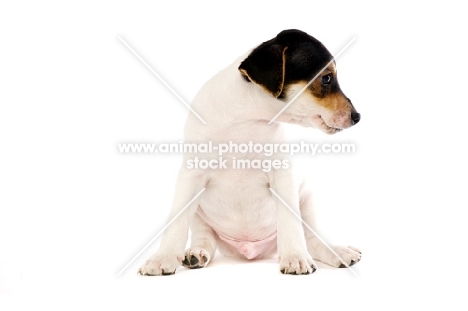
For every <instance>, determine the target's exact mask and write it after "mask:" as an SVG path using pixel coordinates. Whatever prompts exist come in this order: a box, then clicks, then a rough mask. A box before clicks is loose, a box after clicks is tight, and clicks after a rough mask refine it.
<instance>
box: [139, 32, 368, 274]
mask: <svg viewBox="0 0 468 311" xmlns="http://www.w3.org/2000/svg"><path fill="white" fill-rule="evenodd" d="M332 59H333V57H332V55H331V54H330V53H329V52H328V50H327V49H326V48H325V47H324V46H323V45H322V44H321V43H320V42H319V41H318V40H316V39H315V38H313V37H311V36H309V35H308V34H306V33H304V32H302V31H299V30H285V31H283V32H281V33H280V34H278V35H277V36H276V37H275V38H273V39H271V40H269V41H267V42H264V43H263V44H261V45H260V46H258V47H257V48H255V49H254V50H253V51H251V52H250V53H248V54H247V55H246V56H244V57H242V58H240V59H238V60H237V61H235V62H234V63H233V64H232V65H230V66H229V67H227V68H226V69H224V70H223V71H221V72H219V73H218V74H217V75H215V76H214V77H213V78H212V79H211V80H209V81H208V82H207V83H206V84H205V85H204V86H203V87H202V89H201V90H200V92H199V93H198V95H197V96H196V97H195V99H194V101H193V103H192V108H193V109H194V110H195V111H197V112H198V113H199V114H200V115H201V116H202V117H203V119H204V120H206V121H207V124H206V125H205V124H203V123H202V122H200V120H199V119H198V118H197V117H196V116H194V115H193V114H191V115H190V116H189V117H188V119H187V123H186V126H185V143H187V144H206V143H207V142H209V141H211V142H212V143H213V146H218V144H225V143H228V142H232V144H234V143H237V144H243V143H244V144H245V143H248V142H252V143H255V144H267V143H284V131H283V129H282V124H281V123H282V122H287V123H294V124H299V125H302V126H305V127H315V128H318V129H320V130H322V131H324V132H325V133H328V134H333V133H336V132H338V131H340V130H342V129H345V128H348V127H350V126H352V125H354V124H356V123H357V122H358V121H359V119H360V115H359V113H357V112H356V110H355V109H354V107H353V105H352V104H351V101H350V100H349V99H348V98H347V97H346V96H345V95H344V94H343V93H342V91H341V90H340V87H339V85H338V81H337V77H336V69H335V63H334V61H332ZM327 64H328V66H327ZM325 66H326V68H325V70H323V72H321V73H320V75H319V76H318V77H317V78H316V79H315V80H314V82H313V83H312V84H311V85H310V86H309V87H308V88H307V89H306V90H305V91H304V92H303V93H302V94H301V95H300V96H299V97H298V98H297V99H296V100H295V101H294V102H293V103H292V104H291V105H289V106H288V108H287V109H286V110H285V111H284V112H282V113H281V114H280V115H279V116H278V117H277V119H276V120H275V121H274V122H272V123H271V124H269V121H270V120H272V119H273V118H274V117H275V116H276V115H277V113H278V112H279V111H281V110H282V109H283V108H284V107H285V106H286V104H287V103H288V102H289V100H291V99H292V98H293V97H294V96H295V95H296V94H297V93H298V92H299V90H301V89H302V88H303V87H304V86H305V85H306V84H307V83H308V82H309V81H310V80H311V79H312V78H313V77H314V76H315V75H316V74H318V73H319V72H320V70H322V69H323V68H324V67H325ZM194 159H198V160H205V161H211V162H210V163H211V164H216V163H217V164H218V165H219V167H218V168H206V169H202V168H200V167H199V168H196V167H195V165H194V164H195V162H194ZM272 159H274V160H277V161H276V162H275V163H276V164H277V165H276V168H273V169H271V170H268V169H258V168H257V169H255V168H250V169H249V168H244V169H239V168H236V167H235V166H234V165H236V163H237V162H236V161H238V160H249V161H250V162H249V163H254V161H257V162H255V163H257V164H258V163H270V162H265V160H269V161H271V160H272ZM188 163H190V164H191V165H188ZM205 163H208V162H205ZM244 163H247V161H246V162H244ZM221 164H222V165H221ZM205 188H206V189H205ZM203 189H205V190H204V191H203V192H202V193H201V195H199V196H198V197H197V198H196V199H195V200H193V202H192V203H191V204H189V205H188V207H187V204H188V203H189V202H190V201H191V200H192V199H193V198H194V197H195V196H196V195H197V194H199V193H200V192H201V191H202V190H203ZM184 207H187V208H186V210H184V211H183V209H184ZM182 211H183V212H182ZM180 212H182V213H181V214H180V215H179V216H177V214H179V213H180ZM298 215H300V216H299V217H301V218H302V220H303V221H304V222H305V223H306V224H307V225H303V224H302V222H301V220H300V219H299V217H297V216H298ZM176 216H177V217H176ZM169 220H174V221H173V223H172V224H171V225H170V226H169V227H168V228H167V229H166V231H165V232H164V235H163V238H162V241H161V245H160V248H159V250H158V251H157V252H156V254H155V255H154V256H152V257H151V258H150V259H149V260H148V261H147V262H146V263H145V264H144V265H143V266H142V267H141V268H140V270H139V273H140V274H142V275H166V274H173V273H175V271H176V269H177V267H178V266H179V265H184V266H186V267H189V268H201V267H205V266H206V265H207V264H208V263H209V262H210V260H211V259H212V258H213V256H214V254H215V251H216V248H217V247H218V248H219V250H220V251H221V252H222V253H224V254H228V255H234V256H241V257H244V258H248V259H255V258H265V257H268V256H272V255H274V254H275V253H277V254H278V258H279V266H280V271H281V272H282V273H287V274H307V273H311V272H314V271H315V270H316V265H315V263H314V261H313V259H312V258H314V259H316V260H319V261H321V262H323V263H325V264H328V265H331V266H334V267H348V266H351V265H353V264H355V263H356V262H358V261H359V260H360V258H361V253H360V251H359V250H358V249H356V248H353V247H332V250H333V251H332V250H330V249H329V248H327V247H326V246H325V245H324V244H323V243H321V242H320V241H319V239H318V238H317V237H316V236H315V234H314V231H313V230H310V228H314V216H313V209H312V205H311V194H310V192H309V189H307V187H306V185H305V183H304V182H303V181H301V180H298V179H297V177H296V175H295V174H294V173H293V170H292V169H291V165H290V163H289V162H288V159H286V158H285V155H284V154H275V155H274V157H268V156H266V155H265V154H263V153H255V152H251V153H240V152H236V150H231V151H230V152H227V153H225V154H223V155H222V159H220V158H219V154H218V150H214V151H213V152H211V153H204V154H200V153H198V154H195V153H191V152H187V153H186V154H185V155H184V164H183V165H182V168H181V169H180V172H179V175H178V179H177V184H176V190H175V197H174V200H173V206H172V210H171V213H170V215H169ZM189 227H190V229H191V235H192V241H191V247H190V249H188V250H185V246H186V243H187V237H188V231H189ZM336 255H338V256H336Z"/></svg>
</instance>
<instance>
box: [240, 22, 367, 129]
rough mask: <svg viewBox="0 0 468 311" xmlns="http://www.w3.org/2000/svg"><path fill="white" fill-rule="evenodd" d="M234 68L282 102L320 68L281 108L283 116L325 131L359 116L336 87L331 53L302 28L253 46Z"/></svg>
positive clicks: (337, 86) (352, 120)
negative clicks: (237, 66)
mask: <svg viewBox="0 0 468 311" xmlns="http://www.w3.org/2000/svg"><path fill="white" fill-rule="evenodd" d="M324 68H325V69H324ZM323 69H324V70H323ZM239 70H240V72H241V73H242V75H244V76H245V78H246V79H247V80H248V81H250V82H253V83H255V84H257V85H259V86H260V87H262V88H263V89H264V90H265V91H266V92H267V93H269V94H270V95H271V96H273V97H275V98H277V99H278V100H282V101H284V102H285V105H286V103H288V102H289V101H290V100H292V99H293V98H294V96H295V95H296V94H297V93H298V92H299V91H300V90H302V89H303V88H304V86H306V85H307V84H308V83H309V82H310V81H311V80H312V79H313V78H314V77H315V76H316V75H317V74H318V73H319V72H320V71H321V70H323V71H322V72H321V73H320V74H319V75H318V76H317V78H316V79H315V80H314V81H313V82H312V83H311V84H310V85H309V86H308V87H307V89H306V90H305V91H304V92H303V93H302V94H301V95H299V97H297V99H295V101H294V103H292V104H291V105H290V106H289V107H288V108H287V109H286V110H285V111H284V112H283V114H284V117H283V118H282V119H283V120H286V121H287V122H291V123H298V124H301V125H303V126H312V127H315V128H319V129H321V130H322V131H324V132H326V133H328V134H333V133H336V132H338V131H340V130H342V129H345V128H348V127H351V126H353V125H355V124H356V123H358V122H359V120H360V114H359V113H358V112H357V111H356V109H355V108H354V106H353V104H352V103H351V100H350V99H349V98H347V97H346V96H345V95H344V94H343V92H342V91H341V89H340V86H339V84H338V80H337V75H336V67H335V61H334V60H333V56H332V55H331V54H330V52H329V51H328V50H327V49H326V48H325V46H324V45H323V44H322V43H320V42H319V41H318V40H317V39H315V38H313V37H312V36H310V35H308V34H306V33H305V32H302V31H299V30H285V31H282V32H281V33H279V34H278V35H277V36H276V37H275V38H273V39H271V40H269V41H266V42H264V43H262V44H261V45H260V46H258V47H257V48H255V49H254V50H253V51H252V52H251V53H250V55H249V56H248V57H247V58H246V59H245V60H244V61H243V62H242V63H241V64H240V66H239Z"/></svg>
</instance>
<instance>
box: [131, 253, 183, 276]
mask: <svg viewBox="0 0 468 311" xmlns="http://www.w3.org/2000/svg"><path fill="white" fill-rule="evenodd" d="M182 258H183V256H177V255H172V256H170V255H157V254H156V255H154V256H152V257H151V258H150V259H149V260H147V261H146V263H145V264H144V265H142V266H141V268H140V269H139V270H138V273H139V274H141V275H171V274H174V273H175V271H176V269H177V267H178V266H180V265H181V264H182Z"/></svg>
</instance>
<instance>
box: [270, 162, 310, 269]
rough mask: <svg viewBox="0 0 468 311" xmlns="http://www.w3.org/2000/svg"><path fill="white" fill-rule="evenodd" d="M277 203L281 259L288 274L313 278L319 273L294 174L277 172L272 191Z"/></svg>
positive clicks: (279, 253)
mask: <svg viewBox="0 0 468 311" xmlns="http://www.w3.org/2000/svg"><path fill="white" fill-rule="evenodd" d="M270 190H271V192H272V194H273V196H274V197H275V199H276V201H277V204H276V206H277V208H278V220H277V235H278V259H279V263H280V271H281V272H282V273H284V274H309V273H312V272H314V271H315V270H316V269H317V266H316V265H315V263H314V261H313V260H312V258H311V256H310V255H309V253H308V252H307V246H306V241H305V236H304V230H303V228H302V222H301V218H300V210H299V196H298V191H297V183H296V181H295V180H294V177H293V176H292V174H290V172H287V171H281V172H280V171H277V172H276V174H275V181H274V183H273V184H272V185H271V188H270Z"/></svg>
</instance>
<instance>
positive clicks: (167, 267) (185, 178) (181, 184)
mask: <svg viewBox="0 0 468 311" xmlns="http://www.w3.org/2000/svg"><path fill="white" fill-rule="evenodd" d="M203 185H205V182H204V181H203V179H202V177H201V176H200V174H199V173H198V174H197V172H196V171H190V170H187V169H185V168H182V169H181V170H180V172H179V175H178V177H177V182H176V189H175V194H174V200H173V205H172V209H171V212H170V215H169V218H168V227H167V228H166V230H165V231H164V234H163V236H162V240H161V245H160V247H159V250H158V251H157V252H156V253H155V254H154V255H153V256H152V257H151V258H150V259H148V260H147V261H146V263H145V264H144V265H142V266H141V268H140V269H139V270H138V273H140V274H142V275H168V274H174V273H175V271H176V269H177V267H178V266H180V265H181V264H182V261H183V260H184V250H185V245H186V244H187V237H188V230H189V225H190V221H191V219H192V217H193V215H194V213H195V211H196V208H197V207H198V202H199V200H200V196H198V197H197V198H196V199H195V200H194V197H195V196H196V195H197V194H199V193H200V192H201V191H202V190H203ZM189 203H190V204H189ZM169 222H172V223H171V224H170V225H169Z"/></svg>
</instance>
